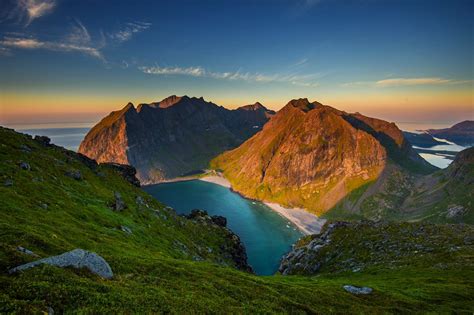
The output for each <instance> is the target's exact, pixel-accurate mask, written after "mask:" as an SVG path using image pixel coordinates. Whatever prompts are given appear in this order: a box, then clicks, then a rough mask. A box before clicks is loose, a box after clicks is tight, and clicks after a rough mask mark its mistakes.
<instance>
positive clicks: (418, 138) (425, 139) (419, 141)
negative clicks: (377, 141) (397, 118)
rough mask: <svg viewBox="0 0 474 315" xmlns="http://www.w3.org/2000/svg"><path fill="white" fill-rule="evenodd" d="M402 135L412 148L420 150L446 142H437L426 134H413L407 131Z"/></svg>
mask: <svg viewBox="0 0 474 315" xmlns="http://www.w3.org/2000/svg"><path fill="white" fill-rule="evenodd" d="M403 135H404V136H405V138H406V139H407V140H408V141H409V142H410V143H411V144H412V145H414V146H417V147H421V148H431V147H434V146H435V145H443V144H446V142H442V141H438V140H436V139H435V138H433V136H432V135H430V134H428V133H414V132H409V131H404V132H403Z"/></svg>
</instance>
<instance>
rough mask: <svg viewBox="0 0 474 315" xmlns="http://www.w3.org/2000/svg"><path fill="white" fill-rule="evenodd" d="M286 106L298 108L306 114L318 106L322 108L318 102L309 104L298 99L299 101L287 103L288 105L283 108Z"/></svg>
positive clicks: (304, 100) (306, 100)
mask: <svg viewBox="0 0 474 315" xmlns="http://www.w3.org/2000/svg"><path fill="white" fill-rule="evenodd" d="M287 106H292V107H295V108H298V109H300V110H302V111H303V112H305V113H307V112H309V111H310V110H312V109H315V108H317V107H318V106H322V104H321V103H319V102H312V103H311V102H310V101H308V99H307V98H299V99H293V100H291V101H290V102H288V104H287V105H286V106H285V107H287Z"/></svg>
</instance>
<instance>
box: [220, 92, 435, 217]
mask: <svg viewBox="0 0 474 315" xmlns="http://www.w3.org/2000/svg"><path fill="white" fill-rule="evenodd" d="M211 164H212V167H213V168H216V169H220V170H221V171H223V173H224V175H225V176H226V177H227V178H228V179H229V181H230V182H231V183H232V187H233V189H235V190H236V191H239V192H241V193H243V194H244V195H246V196H249V197H252V198H256V199H260V200H266V201H274V202H278V203H280V204H283V205H286V206H290V207H304V208H306V209H308V210H309V211H311V212H315V213H317V214H322V213H324V212H325V211H327V210H328V209H330V208H331V207H333V206H334V205H335V204H337V203H338V202H339V201H340V200H341V199H343V198H344V197H345V196H347V195H348V194H349V193H351V192H352V191H354V190H356V189H358V188H359V187H361V186H364V185H366V184H368V183H371V182H373V181H375V180H376V179H377V178H379V176H380V175H381V174H382V172H383V171H384V169H385V168H386V167H387V166H388V165H389V164H396V165H399V166H400V167H404V168H408V169H410V170H413V171H416V172H422V173H423V172H429V171H431V170H434V168H433V167H431V166H430V165H428V163H427V162H425V161H424V160H423V159H422V158H421V157H420V156H418V154H416V152H414V151H413V150H412V148H411V146H410V145H409V143H408V142H407V141H406V140H405V138H404V137H403V133H402V132H401V131H400V130H399V129H398V128H397V126H396V125H395V124H393V123H388V122H386V121H383V120H379V119H374V118H370V117H366V116H363V115H361V114H359V113H356V114H348V113H345V112H342V111H339V110H337V109H335V108H332V107H330V106H325V105H322V104H320V103H318V102H312V103H311V102H309V101H308V100H307V99H298V100H292V101H290V102H289V103H288V104H287V105H286V106H285V107H284V108H282V109H281V110H280V111H279V112H278V113H277V114H276V115H275V116H274V117H272V119H271V120H270V121H269V122H268V123H267V124H266V125H265V126H264V128H263V130H262V131H261V132H259V133H258V134H256V135H254V136H253V137H252V138H250V139H249V140H247V141H246V142H245V143H243V144H242V145H241V146H239V147H238V148H236V149H234V150H231V151H228V152H225V153H224V154H222V155H220V156H219V157H217V158H216V159H214V160H213V161H212V163H211Z"/></svg>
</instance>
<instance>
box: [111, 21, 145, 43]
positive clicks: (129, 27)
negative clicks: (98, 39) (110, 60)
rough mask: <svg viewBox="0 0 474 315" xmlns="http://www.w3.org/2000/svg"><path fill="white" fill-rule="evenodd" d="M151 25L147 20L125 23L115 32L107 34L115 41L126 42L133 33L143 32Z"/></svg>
mask: <svg viewBox="0 0 474 315" xmlns="http://www.w3.org/2000/svg"><path fill="white" fill-rule="evenodd" d="M150 27H151V23H147V22H133V23H127V24H126V25H125V27H124V28H123V29H121V30H119V31H117V32H116V33H112V34H109V37H110V38H111V39H112V40H115V41H117V42H126V41H128V40H130V39H131V38H132V37H133V35H134V34H137V33H140V32H143V31H145V30H147V29H149V28H150Z"/></svg>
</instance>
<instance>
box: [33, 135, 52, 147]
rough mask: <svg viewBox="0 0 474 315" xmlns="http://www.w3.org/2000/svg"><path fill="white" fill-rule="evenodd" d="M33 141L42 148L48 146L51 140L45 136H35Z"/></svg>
mask: <svg viewBox="0 0 474 315" xmlns="http://www.w3.org/2000/svg"><path fill="white" fill-rule="evenodd" d="M35 140H36V141H38V142H39V143H41V144H42V145H44V146H49V145H50V143H51V139H50V138H48V137H46V136H35Z"/></svg>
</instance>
